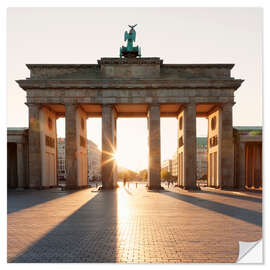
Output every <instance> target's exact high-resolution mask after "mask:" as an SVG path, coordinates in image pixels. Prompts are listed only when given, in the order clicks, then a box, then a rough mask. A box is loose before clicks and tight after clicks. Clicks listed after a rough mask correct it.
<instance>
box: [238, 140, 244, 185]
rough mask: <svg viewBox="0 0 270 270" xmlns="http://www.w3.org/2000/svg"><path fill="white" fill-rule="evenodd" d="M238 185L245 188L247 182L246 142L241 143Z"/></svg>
mask: <svg viewBox="0 0 270 270" xmlns="http://www.w3.org/2000/svg"><path fill="white" fill-rule="evenodd" d="M238 165H239V168H238V181H237V182H238V183H237V184H238V186H239V188H244V187H245V184H246V149H245V143H244V142H240V143H239V160H238Z"/></svg>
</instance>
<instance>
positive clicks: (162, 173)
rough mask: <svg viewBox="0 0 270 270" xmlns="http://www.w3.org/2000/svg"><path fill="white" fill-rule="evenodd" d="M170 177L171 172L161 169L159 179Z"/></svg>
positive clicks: (166, 179)
mask: <svg viewBox="0 0 270 270" xmlns="http://www.w3.org/2000/svg"><path fill="white" fill-rule="evenodd" d="M171 178H172V174H171V173H170V172H168V171H167V170H165V169H161V179H163V180H165V181H168V180H169V179H171Z"/></svg>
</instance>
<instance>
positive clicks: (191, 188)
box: [175, 185, 201, 191]
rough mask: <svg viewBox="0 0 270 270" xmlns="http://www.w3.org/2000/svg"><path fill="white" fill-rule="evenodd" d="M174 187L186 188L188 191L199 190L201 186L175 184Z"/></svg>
mask: <svg viewBox="0 0 270 270" xmlns="http://www.w3.org/2000/svg"><path fill="white" fill-rule="evenodd" d="M175 187H178V188H181V189H183V190H188V191H198V190H201V188H200V187H199V186H195V187H189V186H178V185H176V186H175Z"/></svg>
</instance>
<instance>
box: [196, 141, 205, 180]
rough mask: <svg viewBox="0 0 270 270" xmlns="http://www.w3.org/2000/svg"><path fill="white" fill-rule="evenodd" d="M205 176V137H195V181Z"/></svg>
mask: <svg viewBox="0 0 270 270" xmlns="http://www.w3.org/2000/svg"><path fill="white" fill-rule="evenodd" d="M204 176H207V137H197V179H200V178H202V177H204Z"/></svg>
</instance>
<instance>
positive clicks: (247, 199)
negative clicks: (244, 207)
mask: <svg viewBox="0 0 270 270" xmlns="http://www.w3.org/2000/svg"><path fill="white" fill-rule="evenodd" d="M203 192H204V193H208V194H214V195H217V196H223V197H228V198H233V199H239V200H244V201H250V202H257V203H262V198H257V197H249V196H246V195H244V194H243V195H236V194H228V193H223V192H218V191H217V192H216V191H211V190H203Z"/></svg>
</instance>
